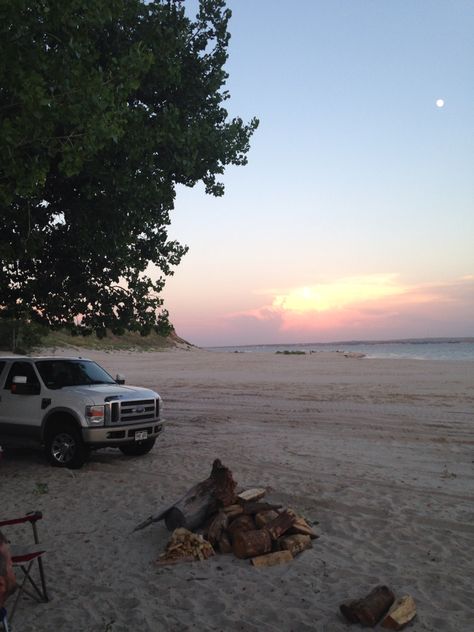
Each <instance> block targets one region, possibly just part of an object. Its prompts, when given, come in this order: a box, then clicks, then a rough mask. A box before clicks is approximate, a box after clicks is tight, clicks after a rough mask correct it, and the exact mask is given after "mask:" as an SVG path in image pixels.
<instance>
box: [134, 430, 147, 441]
mask: <svg viewBox="0 0 474 632" xmlns="http://www.w3.org/2000/svg"><path fill="white" fill-rule="evenodd" d="M147 438H148V432H147V431H146V430H137V431H136V433H135V441H143V440H144V439H147Z"/></svg>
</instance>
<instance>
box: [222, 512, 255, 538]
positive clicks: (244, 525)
mask: <svg viewBox="0 0 474 632" xmlns="http://www.w3.org/2000/svg"><path fill="white" fill-rule="evenodd" d="M240 531H255V521H254V519H253V518H252V516H247V515H245V514H242V515H241V516H237V518H234V520H233V521H232V522H231V523H230V525H229V526H228V527H227V533H228V534H229V535H230V538H231V539H232V540H233V539H234V537H235V534H236V533H238V532H240Z"/></svg>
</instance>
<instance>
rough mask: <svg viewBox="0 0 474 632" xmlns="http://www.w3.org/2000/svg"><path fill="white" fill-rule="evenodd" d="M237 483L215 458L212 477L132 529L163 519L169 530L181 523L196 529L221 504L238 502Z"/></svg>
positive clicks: (142, 527)
mask: <svg viewBox="0 0 474 632" xmlns="http://www.w3.org/2000/svg"><path fill="white" fill-rule="evenodd" d="M235 487H236V483H235V481H234V479H233V477H232V473H231V472H230V470H228V469H227V468H226V467H225V466H223V465H222V463H221V462H220V461H219V459H216V460H215V461H214V463H213V465H212V471H211V475H210V476H209V478H206V480H204V481H201V482H200V483H197V484H196V485H194V486H193V487H191V489H190V490H188V491H187V492H186V494H185V495H184V496H183V497H182V498H180V499H179V500H178V501H176V502H175V503H172V504H171V505H167V506H165V507H162V508H161V509H160V510H159V511H158V513H156V514H154V515H153V516H150V517H149V518H147V519H146V520H144V521H143V522H141V523H140V524H139V525H138V526H136V527H135V529H134V530H133V531H139V530H140V529H144V528H145V527H147V526H148V525H150V524H152V523H153V522H158V521H159V520H163V519H164V520H165V523H166V526H167V528H168V530H169V531H173V530H174V529H176V528H178V527H186V528H187V529H190V530H193V529H196V528H197V527H199V526H200V525H201V524H202V523H203V522H204V521H205V519H206V518H207V517H208V516H210V515H211V514H212V513H214V512H215V511H217V509H218V508H219V506H222V505H225V504H229V505H231V504H233V503H234V502H235Z"/></svg>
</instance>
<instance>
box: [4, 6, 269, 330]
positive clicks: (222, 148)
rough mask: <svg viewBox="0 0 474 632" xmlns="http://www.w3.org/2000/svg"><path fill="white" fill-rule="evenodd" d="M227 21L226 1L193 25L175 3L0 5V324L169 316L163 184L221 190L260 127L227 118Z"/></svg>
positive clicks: (91, 323)
mask: <svg viewBox="0 0 474 632" xmlns="http://www.w3.org/2000/svg"><path fill="white" fill-rule="evenodd" d="M229 17H230V11H229V10H228V9H226V6H225V0H201V1H200V4H199V11H198V14H197V15H196V17H195V18H193V19H191V18H190V17H189V16H188V15H187V14H186V12H185V5H184V3H183V2H181V1H180V0H161V1H155V2H149V3H145V2H144V1H143V0H68V1H67V2H64V0H1V4H0V51H1V55H0V161H1V170H0V213H1V221H2V230H1V235H0V258H1V282H0V316H2V317H6V318H25V317H26V318H33V319H35V320H37V321H41V322H43V323H45V324H47V325H48V326H50V327H59V326H65V325H66V326H72V325H73V324H74V322H75V319H76V318H77V316H78V315H81V317H82V327H83V328H84V329H85V330H89V331H90V330H94V331H96V332H98V333H99V334H102V333H103V332H104V331H105V330H106V328H111V329H112V330H114V331H116V332H120V331H123V330H124V329H139V330H140V331H142V332H146V331H149V330H150V328H151V327H154V326H156V325H159V323H160V322H162V321H163V320H165V319H166V312H161V311H160V309H159V308H161V305H162V300H161V298H160V291H161V290H162V288H163V285H164V279H165V278H166V276H168V275H170V274H172V272H173V268H174V266H176V265H177V264H178V263H179V261H180V259H181V257H182V256H183V254H184V253H185V252H186V248H185V247H183V246H181V245H180V244H179V243H177V242H176V241H170V240H169V239H168V233H167V231H168V226H169V222H170V219H169V213H170V210H171V209H172V208H173V204H174V199H175V187H176V185H177V184H183V185H186V186H193V185H195V184H196V183H197V182H199V181H202V182H204V184H205V187H206V191H207V192H208V193H210V194H212V195H222V193H223V187H222V184H221V183H219V182H218V180H217V179H216V177H217V178H218V176H219V175H220V174H222V173H223V172H224V169H225V167H226V165H229V164H237V165H239V164H240V165H242V164H245V163H246V154H247V152H248V149H249V139H250V137H251V135H252V132H253V131H254V129H255V128H256V126H257V121H256V120H255V119H254V120H252V121H250V123H249V124H244V123H243V122H242V120H241V119H239V118H236V119H232V120H229V117H228V113H227V111H226V109H225V107H224V102H225V100H226V99H227V98H228V93H227V92H226V91H225V81H226V78H227V74H226V72H225V70H224V64H225V62H226V59H227V46H228V41H229V33H228V30H227V25H228V20H229ZM150 262H152V263H153V264H155V265H156V266H157V267H158V268H159V270H161V276H160V278H159V279H158V280H155V281H153V280H152V279H151V278H150V277H149V275H147V273H146V269H147V266H148V264H149V263H150Z"/></svg>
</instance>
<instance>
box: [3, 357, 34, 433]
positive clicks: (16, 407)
mask: <svg viewBox="0 0 474 632" xmlns="http://www.w3.org/2000/svg"><path fill="white" fill-rule="evenodd" d="M17 376H23V377H26V384H27V385H28V387H31V388H29V392H28V393H24V392H22V391H21V390H20V391H19V392H18V393H12V390H11V386H12V382H13V378H14V377H17ZM41 390H42V387H41V382H40V379H39V377H38V375H37V373H36V370H35V368H34V366H33V364H32V363H31V362H27V361H24V360H19V361H17V362H13V364H12V365H11V367H10V370H9V371H8V373H7V375H6V379H5V383H4V384H3V385H2V388H1V392H0V397H1V400H0V434H1V435H2V437H5V438H8V437H10V438H12V439H14V438H15V437H16V438H24V439H28V438H30V439H38V440H39V438H40V435H41V419H42V409H41V400H42V396H41ZM43 390H44V389H43Z"/></svg>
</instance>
